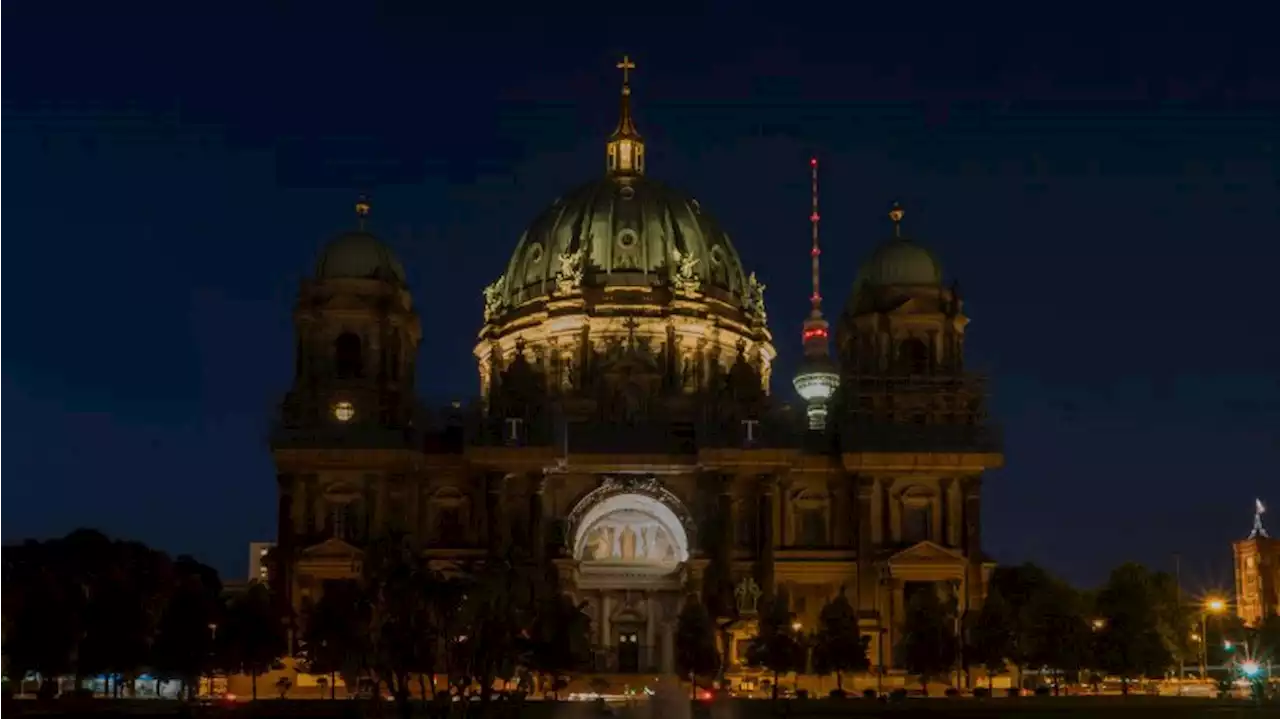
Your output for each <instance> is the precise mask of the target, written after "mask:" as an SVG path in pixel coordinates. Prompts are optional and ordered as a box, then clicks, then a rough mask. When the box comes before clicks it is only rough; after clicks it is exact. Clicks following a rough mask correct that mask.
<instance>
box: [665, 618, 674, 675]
mask: <svg viewBox="0 0 1280 719" xmlns="http://www.w3.org/2000/svg"><path fill="white" fill-rule="evenodd" d="M675 671H676V642H675V623H674V622H672V621H670V620H666V621H663V622H662V673H663V674H674V673H675Z"/></svg>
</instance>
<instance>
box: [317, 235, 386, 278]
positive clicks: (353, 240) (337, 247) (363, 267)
mask: <svg viewBox="0 0 1280 719" xmlns="http://www.w3.org/2000/svg"><path fill="white" fill-rule="evenodd" d="M316 279H317V280H337V279H368V280H382V281H384V282H394V283H396V284H400V285H404V284H406V282H405V276H404V266H403V265H401V264H400V260H399V259H398V258H397V257H396V255H395V253H394V252H392V251H391V248H389V247H387V246H386V245H385V244H383V243H382V241H381V240H379V239H378V238H377V237H375V236H374V235H372V234H371V233H369V232H365V231H363V230H355V231H352V232H346V233H343V234H341V235H339V236H337V237H336V238H334V239H333V240H332V241H330V242H329V244H327V245H325V248H324V250H323V251H322V252H321V253H320V259H319V260H317V261H316Z"/></svg>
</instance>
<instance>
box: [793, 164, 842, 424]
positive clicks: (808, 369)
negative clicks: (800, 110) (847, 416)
mask: <svg viewBox="0 0 1280 719" xmlns="http://www.w3.org/2000/svg"><path fill="white" fill-rule="evenodd" d="M809 171H810V177H811V183H812V189H813V210H812V212H810V214H809V225H810V227H811V230H812V234H813V247H812V248H811V249H810V250H809V257H810V262H811V265H812V270H813V294H812V295H811V296H810V297H809V303H810V305H811V306H812V309H810V310H809V316H808V318H806V319H805V321H804V332H803V335H802V336H803V338H804V359H803V360H802V361H801V363H800V372H799V373H797V374H796V378H795V380H793V382H792V384H793V385H794V386H795V388H796V392H798V393H799V394H800V397H802V398H803V399H804V401H805V403H806V405H807V406H806V408H805V413H806V414H807V415H808V416H809V429H811V430H822V429H825V428H826V426H827V402H828V401H829V400H830V399H831V397H832V395H834V394H835V393H836V388H837V387H839V386H840V373H839V372H837V371H836V367H835V363H833V362H832V361H831V348H830V343H829V336H830V334H831V332H830V329H829V325H828V324H827V321H826V320H825V319H823V317H822V292H821V290H820V285H819V269H818V268H819V262H818V260H819V258H820V257H821V256H822V247H821V246H820V244H819V243H818V225H819V223H820V222H821V217H820V216H819V215H818V158H816V157H814V158H811V159H810V160H809Z"/></svg>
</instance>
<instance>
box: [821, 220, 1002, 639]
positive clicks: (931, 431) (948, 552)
mask: <svg viewBox="0 0 1280 719" xmlns="http://www.w3.org/2000/svg"><path fill="white" fill-rule="evenodd" d="M904 217H905V212H904V211H903V209H902V207H900V206H899V205H897V204H896V203H895V204H894V206H893V208H892V210H890V212H889V219H890V220H891V221H892V223H893V226H892V234H891V235H890V237H889V238H888V239H887V240H885V241H884V242H882V243H880V245H879V246H877V247H876V249H875V250H874V251H873V252H872V253H871V256H870V257H869V258H868V259H867V260H866V262H864V263H863V265H862V267H861V268H860V269H859V272H858V275H857V279H856V281H855V284H854V288H853V293H852V295H851V296H850V298H849V301H848V304H847V305H846V306H845V309H844V312H843V314H842V316H841V318H840V326H839V331H838V333H837V345H838V347H839V364H840V373H841V378H840V393H839V396H840V400H839V407H840V413H841V414H840V437H839V442H840V446H841V453H842V462H843V464H844V468H845V471H846V472H848V473H849V474H850V475H851V477H852V479H853V485H854V486H853V491H854V494H855V497H856V502H857V507H858V508H857V513H856V516H857V521H856V525H857V529H856V533H857V540H856V541H857V551H858V587H859V591H858V597H859V608H860V609H861V610H862V611H867V612H870V611H873V610H875V609H876V606H875V604H874V602H873V601H872V600H871V599H870V598H871V597H873V596H876V594H877V592H878V591H879V592H880V593H881V596H880V600H881V601H882V602H886V603H882V604H881V605H880V613H879V618H878V622H879V624H878V626H877V627H875V629H876V630H877V635H876V636H877V637H883V644H882V643H880V641H881V640H879V639H877V640H876V641H877V645H876V648H875V653H876V654H877V655H878V656H880V657H889V656H892V652H893V648H894V647H895V646H896V645H898V643H899V642H900V641H901V639H902V622H903V617H904V614H903V611H904V607H906V606H910V604H911V603H912V599H913V597H915V595H916V593H917V592H922V591H933V592H937V593H938V594H939V595H940V596H941V597H942V598H943V599H944V601H947V602H954V605H953V606H955V608H956V611H957V612H958V613H959V614H960V615H961V616H963V614H964V613H965V612H968V611H973V610H975V609H977V608H978V607H979V606H981V603H982V600H983V598H984V597H985V596H986V582H987V577H988V575H989V573H990V570H991V568H992V567H993V566H994V565H993V564H992V563H991V562H990V561H989V560H988V559H987V557H986V555H985V554H984V552H983V551H982V520H981V506H982V502H981V490H982V474H983V472H984V471H986V470H988V469H995V468H998V467H1000V466H1002V465H1003V463H1004V457H1003V455H1002V454H1001V451H1000V442H999V439H998V434H997V433H996V431H995V428H994V427H992V426H990V425H989V423H988V421H987V416H986V383H985V378H983V377H981V376H979V375H977V374H975V373H972V372H969V371H967V370H966V369H965V363H964V345H965V330H966V328H967V326H968V323H969V319H968V317H966V316H965V314H964V306H963V303H962V301H961V298H960V292H959V288H958V285H957V284H955V283H952V284H951V286H950V287H947V286H945V285H944V284H943V272H942V265H941V263H940V262H939V261H938V259H937V258H936V257H935V256H934V254H933V253H932V252H930V251H929V250H928V249H926V248H925V247H923V246H922V245H920V244H917V243H916V242H914V241H912V240H911V239H910V238H909V237H908V236H907V235H906V233H905V232H904V231H903V219H904ZM886 591H887V592H888V597H885V596H883V593H884V592H886ZM884 607H889V610H888V611H887V612H886V611H885V610H884Z"/></svg>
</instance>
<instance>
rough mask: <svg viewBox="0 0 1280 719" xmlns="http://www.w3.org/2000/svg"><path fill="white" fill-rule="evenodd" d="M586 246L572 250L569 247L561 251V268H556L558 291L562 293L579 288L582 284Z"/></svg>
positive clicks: (565, 293)
mask: <svg viewBox="0 0 1280 719" xmlns="http://www.w3.org/2000/svg"><path fill="white" fill-rule="evenodd" d="M584 254H585V251H584V248H582V247H579V248H578V251H577V252H570V251H569V249H568V248H565V251H564V252H562V253H560V257H559V259H560V269H559V270H556V291H557V292H559V293H560V294H562V295H567V294H569V293H570V292H573V291H574V290H576V289H578V287H579V286H581V285H582V257H583V255H584Z"/></svg>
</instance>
